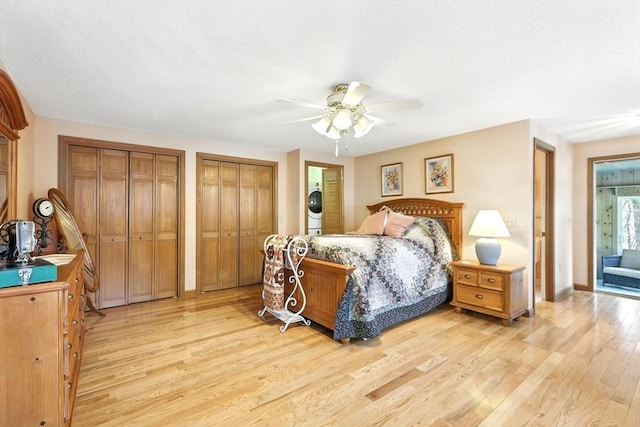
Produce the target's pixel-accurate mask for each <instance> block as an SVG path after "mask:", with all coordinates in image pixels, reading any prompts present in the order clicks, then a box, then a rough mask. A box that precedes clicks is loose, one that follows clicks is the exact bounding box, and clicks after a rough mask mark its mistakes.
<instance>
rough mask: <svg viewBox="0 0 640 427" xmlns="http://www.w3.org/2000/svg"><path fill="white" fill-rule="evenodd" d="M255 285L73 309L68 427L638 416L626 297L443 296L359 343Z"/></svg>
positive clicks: (527, 421) (632, 326)
mask: <svg viewBox="0 0 640 427" xmlns="http://www.w3.org/2000/svg"><path fill="white" fill-rule="evenodd" d="M260 291H261V288H260V286H249V287H243V288H240V289H232V290H225V291H217V292H214V293H210V294H206V295H202V296H199V297H197V298H191V299H184V300H179V299H170V300H161V301H154V302H150V303H140V304H134V305H130V306H126V307H116V308H112V309H107V310H105V312H106V314H107V316H106V317H97V316H93V315H88V316H87V328H88V332H87V336H86V340H85V348H84V354H83V361H82V366H81V373H80V379H79V384H78V393H77V399H76V407H75V411H74V420H73V425H74V426H76V427H78V426H80V427H82V426H90V427H93V426H130V425H135V426H212V425H216V426H233V427H240V426H271V425H272V426H288V425H292V426H293V425H295V426H314V427H315V426H328V425H347V426H376V425H379V426H405V425H415V426H417V425H425V426H429V425H432V426H479V425H482V426H491V427H493V426H503V425H530V426H555V425H561V426H562V425H565V426H577V425H587V424H590V423H591V424H593V425H597V424H599V425H626V426H636V425H640V363H637V361H638V360H640V300H626V299H622V298H620V297H616V296H612V295H602V294H591V293H586V292H578V291H575V292H571V293H569V294H567V295H565V296H564V297H563V298H561V299H560V300H559V301H556V302H554V303H548V302H540V303H538V305H537V307H536V316H534V317H532V318H522V319H520V320H519V321H518V322H514V323H513V325H512V326H511V327H509V328H507V327H503V326H502V324H501V322H500V321H499V320H498V319H495V318H491V317H490V316H485V315H469V314H458V313H455V312H454V311H453V309H452V308H451V307H450V306H449V305H448V304H444V305H443V306H441V307H440V308H438V309H437V310H435V311H434V312H432V313H429V314H427V315H425V316H422V317H420V318H418V319H413V320H411V321H408V322H405V323H403V324H401V325H398V326H396V327H393V328H390V329H388V330H386V331H384V332H383V334H382V335H381V336H380V337H378V338H376V339H371V340H368V341H361V340H354V341H353V342H352V343H351V344H349V345H346V346H345V345H342V344H340V343H339V342H337V341H335V340H333V339H332V335H331V332H330V331H328V330H326V329H325V328H323V327H321V326H318V325H312V326H311V327H305V326H303V325H301V324H294V325H292V326H290V327H289V329H288V330H287V331H286V332H284V333H281V332H279V327H280V325H281V323H280V322H279V321H278V320H276V319H273V318H270V317H269V315H265V317H264V318H260V317H258V315H257V312H258V310H260V309H261V308H262V299H261V297H260Z"/></svg>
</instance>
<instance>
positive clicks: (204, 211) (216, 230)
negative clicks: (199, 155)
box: [197, 159, 221, 292]
mask: <svg viewBox="0 0 640 427" xmlns="http://www.w3.org/2000/svg"><path fill="white" fill-rule="evenodd" d="M198 166H199V170H200V176H199V180H200V182H199V184H200V188H199V196H200V200H199V201H198V204H199V206H200V212H199V213H198V214H199V215H198V218H199V221H200V236H199V242H200V245H199V251H198V256H199V257H200V259H199V260H198V265H199V268H198V272H197V274H199V276H200V291H201V292H209V291H215V290H216V289H221V288H220V287H219V281H218V268H219V267H218V266H219V265H220V260H219V253H220V210H219V208H218V201H219V199H220V162H217V161H214V160H204V159H203V160H202V161H201V162H200V164H199V165H198Z"/></svg>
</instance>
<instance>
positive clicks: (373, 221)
mask: <svg viewBox="0 0 640 427" xmlns="http://www.w3.org/2000/svg"><path fill="white" fill-rule="evenodd" d="M387 214H388V212H387V211H380V212H376V213H374V214H373V215H369V216H368V217H366V218H365V219H364V221H363V222H362V225H361V226H360V228H359V229H358V231H356V234H377V235H379V236H382V235H383V234H384V227H385V225H386V224H387Z"/></svg>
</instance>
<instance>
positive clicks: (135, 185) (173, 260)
mask: <svg viewBox="0 0 640 427" xmlns="http://www.w3.org/2000/svg"><path fill="white" fill-rule="evenodd" d="M130 163H131V166H130V179H131V184H130V192H129V198H130V202H129V203H130V213H129V279H128V293H129V299H128V302H129V303H133V302H140V301H150V300H154V299H160V298H170V297H175V296H177V292H178V158H177V157H176V156H165V155H156V154H150V153H137V152H131V154H130Z"/></svg>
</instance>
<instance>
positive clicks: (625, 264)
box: [620, 249, 640, 270]
mask: <svg viewBox="0 0 640 427" xmlns="http://www.w3.org/2000/svg"><path fill="white" fill-rule="evenodd" d="M620 267H622V268H633V269H635V270H640V250H634V249H623V250H622V258H620Z"/></svg>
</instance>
